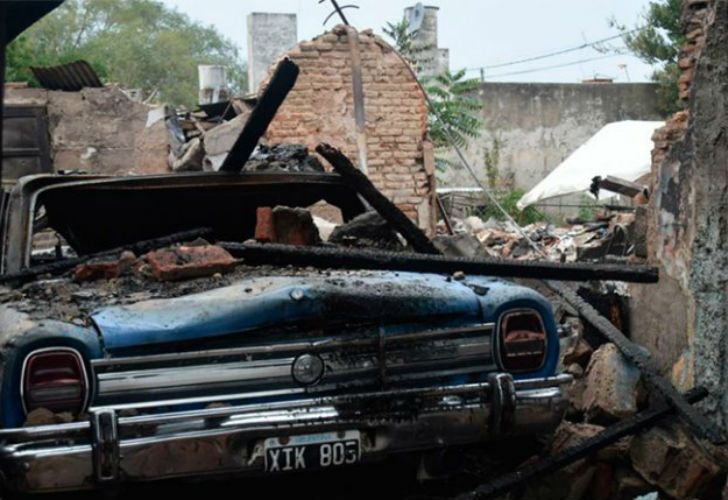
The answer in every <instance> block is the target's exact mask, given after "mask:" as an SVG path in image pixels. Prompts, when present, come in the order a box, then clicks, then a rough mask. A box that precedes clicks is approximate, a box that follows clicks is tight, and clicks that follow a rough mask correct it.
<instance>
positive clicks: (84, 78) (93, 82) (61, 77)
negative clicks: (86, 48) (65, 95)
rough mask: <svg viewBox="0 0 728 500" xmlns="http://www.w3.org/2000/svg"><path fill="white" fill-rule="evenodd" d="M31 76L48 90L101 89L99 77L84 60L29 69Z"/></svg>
mask: <svg viewBox="0 0 728 500" xmlns="http://www.w3.org/2000/svg"><path fill="white" fill-rule="evenodd" d="M30 70H31V71H32V72H33V76H35V78H36V79H37V80H38V82H39V83H40V84H41V86H42V87H43V88H46V89H48V90H64V91H67V92H75V91H79V90H81V89H82V88H84V87H103V86H104V85H103V84H102V83H101V80H100V79H99V76H98V75H97V74H96V72H95V71H94V70H93V68H92V67H91V65H90V64H89V63H87V62H86V61H84V60H79V61H74V62H71V63H68V64H61V65H60V66H51V67H48V68H40V67H31V68H30Z"/></svg>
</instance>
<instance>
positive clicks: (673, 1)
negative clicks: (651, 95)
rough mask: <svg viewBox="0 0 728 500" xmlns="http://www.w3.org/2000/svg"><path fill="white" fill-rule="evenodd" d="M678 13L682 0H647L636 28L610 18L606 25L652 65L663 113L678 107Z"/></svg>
mask: <svg viewBox="0 0 728 500" xmlns="http://www.w3.org/2000/svg"><path fill="white" fill-rule="evenodd" d="M681 16H682V0H658V1H652V2H650V4H649V6H648V7H647V9H646V10H645V11H644V12H643V14H642V15H641V18H640V20H639V22H638V26H639V27H638V28H634V29H628V28H627V27H626V26H625V25H622V24H619V23H618V22H617V21H616V20H614V19H612V20H610V25H612V26H613V27H617V28H619V29H620V30H621V31H622V32H623V33H624V36H623V39H624V43H625V45H626V46H627V48H628V49H629V50H630V51H631V52H632V53H634V54H635V55H636V56H637V57H639V58H640V59H642V60H643V61H645V62H646V63H648V64H652V65H654V66H655V67H656V68H655V71H654V72H653V74H652V80H653V81H655V82H657V83H658V84H659V86H660V105H661V108H662V109H661V111H663V112H664V113H665V114H672V113H674V112H675V111H677V110H679V109H681V108H682V103H681V102H680V100H679V98H678V85H677V79H678V77H679V76H680V71H679V69H678V65H677V62H678V58H679V56H680V48H681V47H682V46H683V45H684V44H685V41H686V40H685V34H684V32H683V26H682V22H681Z"/></svg>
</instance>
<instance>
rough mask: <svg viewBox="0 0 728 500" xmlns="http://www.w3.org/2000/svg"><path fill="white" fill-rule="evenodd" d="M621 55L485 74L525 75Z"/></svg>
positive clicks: (496, 75) (496, 76)
mask: <svg viewBox="0 0 728 500" xmlns="http://www.w3.org/2000/svg"><path fill="white" fill-rule="evenodd" d="M620 55H622V54H606V55H603V56H599V57H589V58H587V59H580V60H578V61H571V62H568V63H563V64H554V65H551V66H542V67H540V68H531V69H524V70H521V71H511V72H509V73H498V74H495V75H485V78H486V79H488V78H498V77H502V76H514V75H525V74H526V73H536V72H539V71H546V70H549V69H558V68H566V67H567V66H576V65H577V64H582V63H588V62H592V61H599V60H601V59H607V58H608V57H616V56H620Z"/></svg>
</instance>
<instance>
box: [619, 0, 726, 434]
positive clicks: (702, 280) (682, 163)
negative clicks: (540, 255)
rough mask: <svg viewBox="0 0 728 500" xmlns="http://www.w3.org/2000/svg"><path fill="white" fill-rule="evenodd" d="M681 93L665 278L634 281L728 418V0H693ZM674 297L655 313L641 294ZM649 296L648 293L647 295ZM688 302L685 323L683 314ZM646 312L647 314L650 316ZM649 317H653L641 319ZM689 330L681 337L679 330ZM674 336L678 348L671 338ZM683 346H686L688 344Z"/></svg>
mask: <svg viewBox="0 0 728 500" xmlns="http://www.w3.org/2000/svg"><path fill="white" fill-rule="evenodd" d="M684 5H685V16H684V17H685V19H684V20H685V26H686V33H687V34H688V39H689V41H688V45H687V46H686V48H685V49H684V50H683V54H682V55H683V57H682V59H681V63H680V67H681V68H682V70H683V74H682V77H681V78H680V93H681V94H680V95H681V97H682V98H683V99H685V100H686V101H687V103H688V108H687V109H686V111H684V112H680V113H678V114H677V115H676V116H675V117H673V119H672V120H670V121H669V122H668V124H667V125H666V127H665V128H664V129H662V130H660V131H658V132H657V133H656V134H655V137H654V138H655V151H654V154H653V161H654V163H653V186H652V196H651V200H650V212H649V218H650V232H649V235H648V246H649V249H650V258H651V260H652V261H653V262H654V263H655V264H657V265H659V266H660V272H661V274H660V283H659V284H658V285H653V286H649V287H648V286H640V287H638V286H633V287H632V292H633V297H634V298H635V299H636V302H637V303H636V304H635V307H634V312H635V313H636V317H635V324H638V325H639V326H638V328H635V329H634V330H640V331H641V334H639V335H638V336H637V340H638V341H639V342H641V343H643V344H645V345H646V346H647V347H648V348H650V350H651V351H652V352H653V353H655V355H656V356H657V357H658V359H660V360H661V361H663V366H665V365H666V364H668V363H674V364H673V365H672V375H673V380H674V382H675V383H677V384H678V385H679V386H680V387H683V388H687V387H690V386H693V385H696V384H700V385H704V386H706V387H707V388H708V390H709V391H710V392H711V397H710V398H709V400H708V402H707V403H706V404H705V405H704V408H705V410H706V411H707V412H708V413H709V414H710V415H711V416H712V417H714V418H715V419H716V420H717V421H719V422H721V423H725V422H726V421H728V390H727V389H728V365H726V362H725V360H726V357H727V356H728V345H727V344H726V335H725V332H726V331H728V224H726V220H727V219H726V215H725V214H726V213H728V167H727V165H728V134H727V133H726V131H728V51H726V50H725V47H727V46H728V0H686V1H685V3H684ZM661 296H663V297H669V300H666V301H663V302H664V305H663V306H662V308H656V309H655V310H653V311H651V312H648V313H646V312H645V311H644V310H642V311H641V309H642V308H641V307H640V305H639V304H640V303H649V302H650V300H651V299H650V297H652V298H654V297H661ZM642 299H644V300H642ZM673 310H682V311H683V312H684V326H683V325H676V324H675V323H674V322H673V315H674V313H673ZM640 315H642V316H640ZM641 318H642V319H644V322H643V323H639V322H640V320H641ZM676 338H677V339H679V341H678V342H674V339H676ZM666 345H668V346H669V345H672V347H673V348H672V349H670V352H665V351H666V349H665V346H666ZM675 347H680V349H679V350H677V349H675Z"/></svg>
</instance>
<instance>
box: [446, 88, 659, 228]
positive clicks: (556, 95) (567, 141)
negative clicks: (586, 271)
mask: <svg viewBox="0 0 728 500" xmlns="http://www.w3.org/2000/svg"><path fill="white" fill-rule="evenodd" d="M470 95H471V97H474V98H476V99H478V100H480V101H481V102H482V103H483V107H482V109H481V111H480V118H481V120H482V121H483V123H484V124H485V127H483V129H482V130H481V132H480V137H479V138H477V139H476V140H473V141H470V143H469V145H468V148H467V149H466V151H465V155H466V158H467V159H468V161H469V162H470V163H471V164H472V165H473V167H474V168H475V169H476V172H477V174H478V176H479V177H480V178H482V179H488V178H489V174H490V177H492V178H493V179H494V180H495V183H496V186H495V187H498V188H502V189H514V188H518V189H522V190H525V191H528V190H530V189H531V188H532V187H533V186H535V185H536V184H537V183H538V182H540V181H541V180H542V179H543V178H545V177H546V176H547V175H548V174H549V173H550V172H551V171H552V170H553V169H554V168H555V167H556V166H557V165H559V164H560V163H561V162H562V161H563V160H564V159H566V158H567V157H568V156H569V155H570V154H571V153H573V152H574V151H575V150H576V149H577V148H578V147H579V146H581V145H582V144H584V142H586V141H587V140H588V139H589V138H591V137H592V136H593V135H594V134H596V133H597V132H598V131H599V130H600V129H601V128H602V127H604V126H605V125H607V124H608V123H612V122H616V121H622V120H645V121H652V120H662V119H663V118H664V117H663V116H661V114H660V113H659V111H658V105H657V86H656V84H653V83H611V84H603V83H594V84H586V83H505V82H503V83H501V82H485V83H482V84H481V85H480V86H479V87H478V88H477V89H476V90H474V91H473V92H472V94H470ZM453 159H454V158H453ZM486 165H487V166H488V168H486ZM488 170H489V171H490V172H489V171H488ZM439 179H440V180H441V182H442V184H444V185H447V186H456V187H457V186H470V185H471V184H472V181H471V179H470V178H469V177H468V175H467V173H466V172H465V170H462V169H448V170H447V171H445V172H442V173H441V175H439ZM586 187H588V186H585V188H586ZM559 200H560V199H558V198H557V199H556V200H554V201H549V203H554V204H555V203H558V202H559ZM567 200H573V201H567ZM580 200H581V195H577V196H576V197H574V196H571V197H565V198H563V202H564V203H572V202H579V201H580ZM564 213H567V214H571V213H570V212H569V211H568V210H564ZM573 215H575V211H574V213H573Z"/></svg>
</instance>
